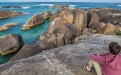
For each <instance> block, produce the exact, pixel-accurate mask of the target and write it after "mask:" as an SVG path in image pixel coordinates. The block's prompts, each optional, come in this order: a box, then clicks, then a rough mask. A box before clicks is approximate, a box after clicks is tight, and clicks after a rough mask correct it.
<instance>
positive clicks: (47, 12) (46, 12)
mask: <svg viewBox="0 0 121 75" xmlns="http://www.w3.org/2000/svg"><path fill="white" fill-rule="evenodd" d="M41 15H42V16H43V18H44V19H48V18H50V16H51V15H52V13H51V12H50V11H45V12H43V13H42V14H41Z"/></svg>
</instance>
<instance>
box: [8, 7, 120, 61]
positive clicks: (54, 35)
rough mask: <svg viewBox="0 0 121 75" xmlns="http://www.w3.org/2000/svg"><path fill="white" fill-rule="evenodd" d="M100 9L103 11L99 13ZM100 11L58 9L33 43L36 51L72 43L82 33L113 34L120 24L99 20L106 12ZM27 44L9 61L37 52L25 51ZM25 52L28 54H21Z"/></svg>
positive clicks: (118, 29)
mask: <svg viewBox="0 0 121 75" xmlns="http://www.w3.org/2000/svg"><path fill="white" fill-rule="evenodd" d="M100 11H103V12H102V13H100ZM100 11H96V12H92V13H90V12H88V13H90V15H87V13H86V11H85V10H83V9H80V8H77V9H74V10H71V9H68V8H64V9H62V10H58V11H57V12H55V13H54V14H53V15H52V16H51V17H50V23H49V24H50V25H49V27H48V28H47V30H46V31H45V32H44V33H43V34H42V35H41V36H40V39H39V41H38V42H36V43H35V45H38V46H39V48H40V50H37V52H41V51H44V50H47V49H51V48H56V47H59V46H64V45H68V44H73V43H74V42H75V40H76V38H78V37H79V36H80V35H82V34H87V33H90V34H115V32H118V31H120V30H121V28H120V26H117V25H113V24H111V23H105V22H100V21H101V20H100V19H101V18H102V17H103V16H104V15H107V14H105V13H106V12H104V11H107V10H100ZM110 11H112V13H113V12H115V13H116V11H115V10H114V11H113V10H109V12H110ZM109 12H108V14H109ZM99 13H100V14H101V15H102V14H103V16H102V17H101V15H100V14H99ZM118 13H119V12H118ZM109 15H110V14H109ZM89 16H90V19H87V18H89ZM37 17H38V16H37ZM87 20H88V21H87ZM37 21H38V20H37ZM28 22H29V21H28ZM31 22H32V23H33V21H32V19H31V20H30V23H31ZM34 23H35V22H34ZM88 24H90V26H89V27H88V26H87V25H88ZM110 28H111V29H110ZM29 46H31V45H27V47H24V48H22V49H21V50H20V51H19V52H18V54H17V55H16V56H14V57H13V59H11V60H10V61H14V60H18V59H21V58H27V57H30V56H32V55H34V54H37V52H35V53H34V52H33V51H32V50H30V52H27V51H26V50H27V49H26V48H29ZM32 49H33V48H32ZM33 50H34V49H33ZM25 52H26V54H27V55H28V56H26V55H25V56H24V55H23V54H24V53H25Z"/></svg>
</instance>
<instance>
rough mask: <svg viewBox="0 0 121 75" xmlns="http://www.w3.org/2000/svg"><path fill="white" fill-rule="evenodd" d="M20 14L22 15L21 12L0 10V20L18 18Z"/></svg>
mask: <svg viewBox="0 0 121 75" xmlns="http://www.w3.org/2000/svg"><path fill="white" fill-rule="evenodd" d="M22 14H23V13H22V12H15V11H7V10H0V20H3V19H8V18H12V17H15V16H19V15H22Z"/></svg>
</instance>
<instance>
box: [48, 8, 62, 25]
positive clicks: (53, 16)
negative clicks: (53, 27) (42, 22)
mask: <svg viewBox="0 0 121 75" xmlns="http://www.w3.org/2000/svg"><path fill="white" fill-rule="evenodd" d="M60 12H61V11H60V10H58V11H56V12H55V13H54V14H53V15H52V16H51V17H50V23H51V22H52V21H53V20H54V19H55V18H57V17H58V14H59V13H60Z"/></svg>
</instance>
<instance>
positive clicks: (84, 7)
mask: <svg viewBox="0 0 121 75" xmlns="http://www.w3.org/2000/svg"><path fill="white" fill-rule="evenodd" d="M80 8H83V9H89V8H92V7H80Z"/></svg>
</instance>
